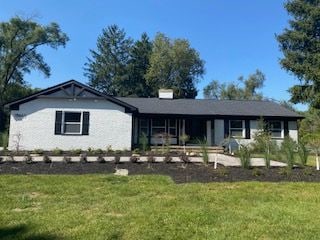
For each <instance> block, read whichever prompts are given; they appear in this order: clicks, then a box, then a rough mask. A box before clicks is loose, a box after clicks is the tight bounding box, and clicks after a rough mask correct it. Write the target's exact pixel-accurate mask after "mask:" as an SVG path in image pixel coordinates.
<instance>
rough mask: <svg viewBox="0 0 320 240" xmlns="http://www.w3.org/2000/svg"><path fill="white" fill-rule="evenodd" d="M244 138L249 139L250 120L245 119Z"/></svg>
mask: <svg viewBox="0 0 320 240" xmlns="http://www.w3.org/2000/svg"><path fill="white" fill-rule="evenodd" d="M245 128H246V139H250V120H245Z"/></svg>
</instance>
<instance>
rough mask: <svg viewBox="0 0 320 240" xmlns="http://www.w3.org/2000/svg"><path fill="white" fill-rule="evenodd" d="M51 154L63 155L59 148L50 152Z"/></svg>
mask: <svg viewBox="0 0 320 240" xmlns="http://www.w3.org/2000/svg"><path fill="white" fill-rule="evenodd" d="M52 154H54V155H62V154H63V150H62V149H60V148H55V149H53V150H52Z"/></svg>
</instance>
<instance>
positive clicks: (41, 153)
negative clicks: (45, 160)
mask: <svg viewBox="0 0 320 240" xmlns="http://www.w3.org/2000/svg"><path fill="white" fill-rule="evenodd" d="M32 153H35V154H38V155H43V153H44V151H43V149H35V150H33V151H32Z"/></svg>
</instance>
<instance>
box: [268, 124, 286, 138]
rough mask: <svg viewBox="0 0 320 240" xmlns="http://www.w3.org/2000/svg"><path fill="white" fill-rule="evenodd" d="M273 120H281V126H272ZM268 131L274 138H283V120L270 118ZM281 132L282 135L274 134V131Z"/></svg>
mask: <svg viewBox="0 0 320 240" xmlns="http://www.w3.org/2000/svg"><path fill="white" fill-rule="evenodd" d="M272 122H280V128H271V123H272ZM268 131H269V133H270V135H271V138H273V139H282V138H283V135H284V128H283V121H281V120H270V121H268ZM275 132H277V133H279V132H280V137H278V136H273V133H275Z"/></svg>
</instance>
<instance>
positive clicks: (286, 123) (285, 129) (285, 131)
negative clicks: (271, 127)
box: [283, 120, 289, 137]
mask: <svg viewBox="0 0 320 240" xmlns="http://www.w3.org/2000/svg"><path fill="white" fill-rule="evenodd" d="M283 128H284V136H285V137H287V136H289V124H288V121H287V120H286V121H284V122H283Z"/></svg>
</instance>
